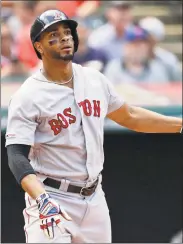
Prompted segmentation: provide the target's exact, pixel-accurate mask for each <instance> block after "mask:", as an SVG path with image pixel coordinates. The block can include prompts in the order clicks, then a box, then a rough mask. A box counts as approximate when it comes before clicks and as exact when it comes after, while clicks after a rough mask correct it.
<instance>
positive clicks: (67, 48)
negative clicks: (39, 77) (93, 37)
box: [61, 45, 72, 51]
mask: <svg viewBox="0 0 183 244" xmlns="http://www.w3.org/2000/svg"><path fill="white" fill-rule="evenodd" d="M71 49H72V47H71V46H70V45H65V46H63V47H62V48H61V50H64V51H70V50H71Z"/></svg>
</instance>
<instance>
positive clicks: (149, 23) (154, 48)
mask: <svg viewBox="0 0 183 244" xmlns="http://www.w3.org/2000/svg"><path fill="white" fill-rule="evenodd" d="M139 25H140V26H141V27H142V28H143V29H145V30H146V31H148V33H149V34H150V58H151V59H156V60H158V61H160V62H161V63H162V64H163V65H164V67H165V68H166V70H167V73H168V75H169V80H171V81H181V80H182V72H181V69H180V64H179V60H178V58H177V57H176V55H174V54H173V53H171V52H170V51H168V50H165V49H163V48H160V47H158V44H159V42H161V41H163V40H164V37H165V26H164V24H163V22H161V21H160V20H159V19H157V18H155V17H146V18H144V19H142V20H140V22H139Z"/></svg>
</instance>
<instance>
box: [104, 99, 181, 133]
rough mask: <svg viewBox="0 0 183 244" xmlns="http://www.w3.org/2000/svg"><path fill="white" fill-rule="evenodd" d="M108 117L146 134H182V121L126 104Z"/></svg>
mask: <svg viewBox="0 0 183 244" xmlns="http://www.w3.org/2000/svg"><path fill="white" fill-rule="evenodd" d="M107 117H108V118H109V119H111V120H113V121H115V122H116V123H118V124H119V125H121V126H124V127H127V128H128V129H130V130H134V131H136V132H144V133H180V131H181V128H182V119H181V118H176V117H170V116H165V115H161V114H159V113H156V112H152V111H150V110H147V109H144V108H140V107H136V106H130V105H128V104H126V103H124V104H123V105H122V106H121V107H120V108H119V109H117V110H115V111H113V112H111V113H109V114H108V115H107Z"/></svg>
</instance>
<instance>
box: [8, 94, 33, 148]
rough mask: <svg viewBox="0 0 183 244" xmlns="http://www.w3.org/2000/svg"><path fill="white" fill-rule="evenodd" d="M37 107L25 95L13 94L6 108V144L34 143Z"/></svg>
mask: <svg viewBox="0 0 183 244" xmlns="http://www.w3.org/2000/svg"><path fill="white" fill-rule="evenodd" d="M37 118H38V109H37V108H36V106H34V104H33V102H32V101H31V99H29V98H28V97H27V96H26V95H24V96H23V97H22V96H21V94H17V95H15V96H14V97H13V98H12V99H11V101H10V103H9V108H8V123H7V130H6V146H8V145H11V144H25V145H31V146H32V145H34V135H35V131H36V127H37V122H36V121H37Z"/></svg>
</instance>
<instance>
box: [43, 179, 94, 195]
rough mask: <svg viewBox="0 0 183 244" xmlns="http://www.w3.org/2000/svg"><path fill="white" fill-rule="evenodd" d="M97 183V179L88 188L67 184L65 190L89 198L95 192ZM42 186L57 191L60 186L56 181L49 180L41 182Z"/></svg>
mask: <svg viewBox="0 0 183 244" xmlns="http://www.w3.org/2000/svg"><path fill="white" fill-rule="evenodd" d="M98 181H99V178H97V180H96V181H95V182H94V183H93V184H92V185H91V186H89V187H81V186H75V185H71V184H69V186H68V188H67V192H71V193H79V194H80V195H81V196H91V195H92V194H93V193H94V192H95V189H96V188H97V185H98ZM43 184H45V185H46V186H50V187H53V188H56V189H59V188H60V186H61V182H60V181H57V180H54V179H51V178H46V179H45V180H44V181H43Z"/></svg>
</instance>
